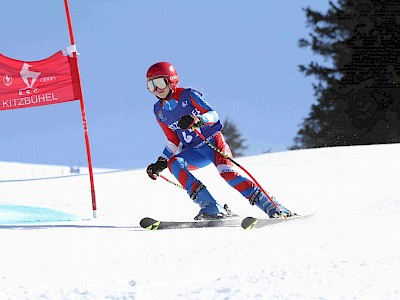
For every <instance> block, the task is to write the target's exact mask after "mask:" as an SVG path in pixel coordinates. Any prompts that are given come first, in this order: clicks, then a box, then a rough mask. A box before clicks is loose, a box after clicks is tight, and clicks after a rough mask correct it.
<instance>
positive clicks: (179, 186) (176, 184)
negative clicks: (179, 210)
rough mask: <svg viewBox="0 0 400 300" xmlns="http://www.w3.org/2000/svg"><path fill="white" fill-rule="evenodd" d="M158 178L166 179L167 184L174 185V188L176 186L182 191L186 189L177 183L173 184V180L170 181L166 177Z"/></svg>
mask: <svg viewBox="0 0 400 300" xmlns="http://www.w3.org/2000/svg"><path fill="white" fill-rule="evenodd" d="M158 177H160V178H162V179H164V180H165V181H166V182H168V183H170V184H172V185H174V186H176V187H178V188H181V189H183V190H184V189H185V188H184V187H183V186H181V185H180V184H179V183H176V182H173V181H172V180H169V179H168V178H167V177H165V176H163V175H158Z"/></svg>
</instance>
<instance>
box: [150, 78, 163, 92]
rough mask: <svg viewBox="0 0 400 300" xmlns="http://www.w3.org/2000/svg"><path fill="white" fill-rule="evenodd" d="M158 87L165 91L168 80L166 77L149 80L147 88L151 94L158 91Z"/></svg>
mask: <svg viewBox="0 0 400 300" xmlns="http://www.w3.org/2000/svg"><path fill="white" fill-rule="evenodd" d="M156 87H157V88H158V89H160V90H163V89H165V88H166V87H167V80H166V79H165V77H159V78H154V79H150V80H147V88H148V89H149V91H150V92H154V91H155V90H156Z"/></svg>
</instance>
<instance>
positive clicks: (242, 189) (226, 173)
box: [210, 135, 291, 217]
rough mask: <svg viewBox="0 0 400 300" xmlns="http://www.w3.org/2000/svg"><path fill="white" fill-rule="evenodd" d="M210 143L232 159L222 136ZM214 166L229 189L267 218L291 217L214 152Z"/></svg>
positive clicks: (227, 161) (275, 201)
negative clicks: (281, 215)
mask: <svg viewBox="0 0 400 300" xmlns="http://www.w3.org/2000/svg"><path fill="white" fill-rule="evenodd" d="M211 142H212V143H213V145H214V146H216V147H217V148H218V149H221V150H222V151H223V152H224V153H226V154H227V155H229V156H230V157H232V153H231V150H230V148H229V145H228V144H227V143H226V142H225V140H224V138H223V136H222V135H217V136H216V137H215V138H214V139H213V140H212V141H211ZM210 149H211V148H210ZM214 164H215V166H216V167H217V169H218V172H219V174H220V176H221V177H222V178H223V179H224V180H225V181H226V182H227V183H228V184H229V185H230V186H231V187H233V188H234V189H236V190H237V191H238V192H239V193H241V194H242V195H243V197H245V198H246V199H248V200H249V202H250V204H251V205H256V206H257V207H258V208H260V209H261V210H262V211H264V212H265V213H266V214H268V216H269V217H277V216H279V215H280V214H281V213H284V214H286V215H287V216H290V215H291V212H290V211H289V210H288V209H286V208H285V207H283V206H282V205H281V204H280V203H279V202H278V201H277V200H276V199H275V198H274V197H272V201H273V202H274V203H275V204H274V203H272V202H271V201H270V200H269V198H268V197H267V196H266V195H265V194H264V193H263V192H262V191H261V190H260V189H259V188H258V187H257V186H256V184H255V183H254V182H253V181H251V180H249V179H248V178H246V177H244V176H242V175H240V174H239V173H237V172H236V171H235V169H234V167H233V163H232V162H231V161H230V160H229V159H227V158H226V157H224V156H222V155H221V154H219V153H218V152H216V151H214Z"/></svg>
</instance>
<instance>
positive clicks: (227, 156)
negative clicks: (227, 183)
mask: <svg viewBox="0 0 400 300" xmlns="http://www.w3.org/2000/svg"><path fill="white" fill-rule="evenodd" d="M192 130H193V131H194V132H196V134H197V135H198V136H199V137H200V138H201V139H202V140H203V141H204V142H205V143H206V144H207V145H208V146H209V147H211V148H212V149H213V150H214V151H216V152H218V153H219V154H221V155H222V156H223V157H225V158H226V159H228V160H230V161H231V162H232V163H233V164H234V165H236V166H237V167H239V168H240V169H241V170H242V171H243V172H245V173H246V174H247V175H248V176H249V177H250V178H251V180H252V181H253V182H254V183H255V185H256V186H257V187H258V188H259V189H260V190H261V191H262V192H263V193H264V194H265V196H267V198H268V200H269V201H270V202H271V203H272V204H273V205H274V206H275V207H276V208H277V209H278V210H279V211H280V208H279V207H278V205H276V203H275V202H274V200H273V199H272V197H271V196H270V195H268V193H267V192H266V191H265V190H264V189H263V188H262V186H261V185H260V184H259V183H258V182H257V180H256V179H255V178H254V177H253V176H252V175H251V174H250V173H249V172H248V171H247V170H246V169H245V168H243V167H242V166H241V165H240V164H239V163H237V162H236V161H235V160H234V159H233V158H232V157H230V156H229V155H228V154H226V153H224V152H223V151H222V150H221V149H218V148H217V147H215V146H214V145H213V144H211V143H210V141H209V140H207V139H206V137H205V136H204V135H202V134H201V132H200V130H198V129H197V128H196V127H192Z"/></svg>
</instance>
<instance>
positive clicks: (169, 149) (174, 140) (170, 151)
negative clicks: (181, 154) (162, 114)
mask: <svg viewBox="0 0 400 300" xmlns="http://www.w3.org/2000/svg"><path fill="white" fill-rule="evenodd" d="M157 122H158V124H159V125H160V127H161V129H162V130H163V132H164V134H165V136H166V137H167V144H166V146H165V148H164V151H163V153H162V155H161V157H164V158H166V159H170V158H171V157H172V155H174V153H175V152H176V151H177V150H178V148H179V146H180V140H179V138H178V136H177V134H176V133H175V132H174V131H173V130H172V129H170V128H168V126H167V125H165V124H163V123H161V122H160V121H159V120H158V119H157Z"/></svg>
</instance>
